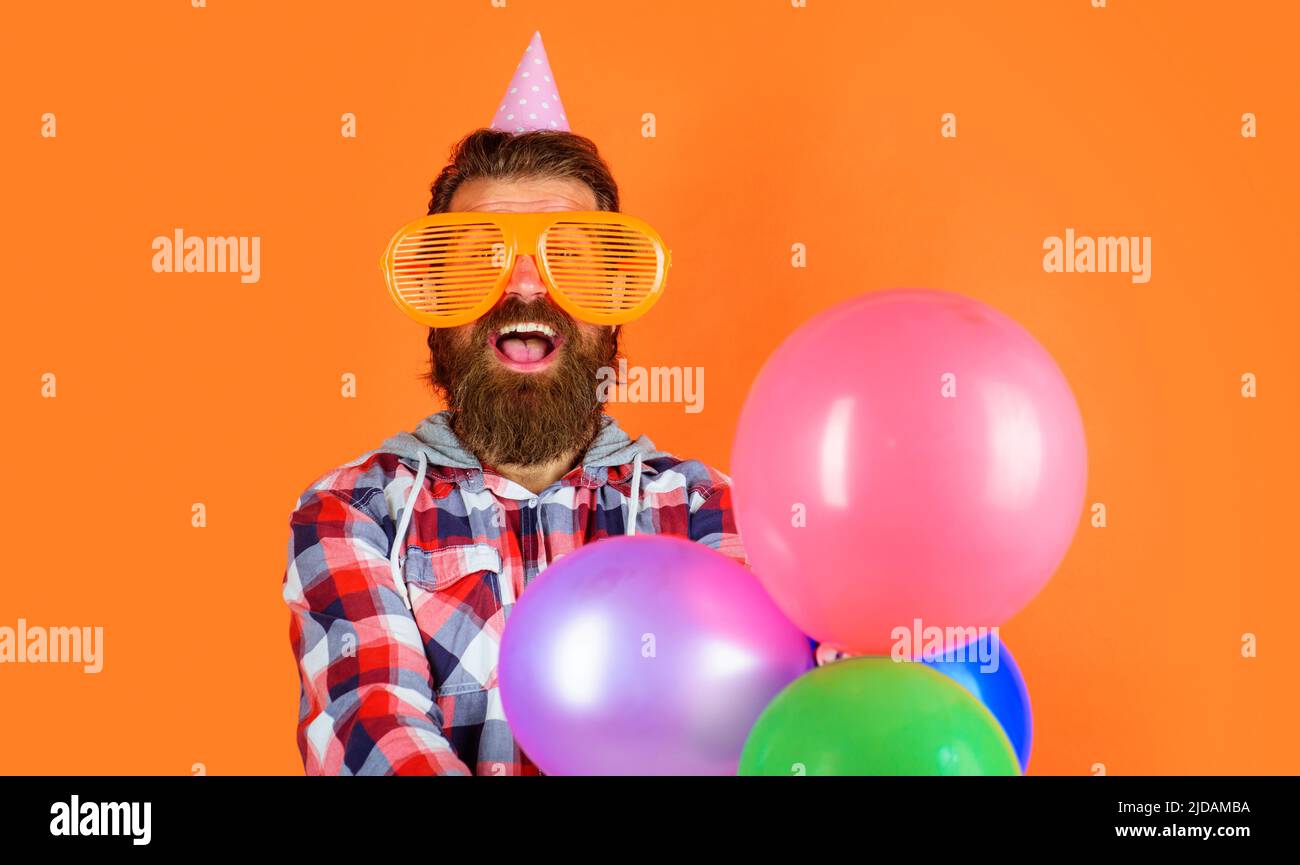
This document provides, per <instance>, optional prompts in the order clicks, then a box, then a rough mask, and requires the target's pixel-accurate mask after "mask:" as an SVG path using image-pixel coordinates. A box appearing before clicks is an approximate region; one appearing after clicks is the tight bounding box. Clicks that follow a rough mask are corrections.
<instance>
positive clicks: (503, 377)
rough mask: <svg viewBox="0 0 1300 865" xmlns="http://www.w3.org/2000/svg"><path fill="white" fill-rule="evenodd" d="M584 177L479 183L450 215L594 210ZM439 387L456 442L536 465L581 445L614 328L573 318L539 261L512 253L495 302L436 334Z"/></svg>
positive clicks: (484, 455)
mask: <svg viewBox="0 0 1300 865" xmlns="http://www.w3.org/2000/svg"><path fill="white" fill-rule="evenodd" d="M596 209H597V207H596V200H595V194H594V193H593V192H592V191H591V189H590V188H589V187H588V186H587V185H586V184H584V183H581V182H579V181H575V180H568V179H559V178H550V179H540V178H539V179H528V180H518V181H501V180H488V179H476V180H471V181H467V182H466V183H464V184H462V185H461V186H460V187H459V188H458V189H457V190H456V193H455V194H454V195H453V196H452V199H451V210H453V211H488V212H496V213H511V212H514V213H537V212H550V211H565V210H596ZM430 345H431V347H432V349H433V355H434V364H433V375H434V382H435V384H436V385H437V386H438V387H439V388H440V389H441V390H442V391H443V393H444V395H445V396H446V398H447V402H448V407H449V408H450V409H451V410H452V411H453V412H454V415H453V418H452V426H453V429H454V430H455V431H456V434H457V436H459V437H460V439H461V441H462V442H463V443H464V444H465V445H466V446H467V447H469V448H470V449H471V450H472V451H474V453H475V454H477V455H478V456H479V458H480V459H483V460H485V461H487V462H490V463H493V464H497V465H502V464H517V465H533V464H536V463H540V462H548V461H551V460H555V459H558V458H560V457H562V456H565V455H568V454H572V453H573V452H575V451H578V450H581V449H582V448H583V447H585V446H586V445H587V444H588V443H589V442H590V440H591V437H592V436H593V435H594V434H595V432H596V429H597V426H596V424H597V422H598V420H599V417H600V414H601V411H602V409H603V406H602V405H601V404H600V401H599V400H598V398H597V395H596V394H597V391H596V383H597V371H598V370H599V369H600V368H601V367H602V366H608V365H611V364H613V362H614V356H615V354H616V353H617V349H618V339H617V332H616V330H615V329H614V328H610V327H606V326H602V325H595V324H589V323H587V322H583V321H578V320H577V319H575V318H573V317H572V316H570V315H569V314H568V313H566V312H565V311H564V310H562V309H560V308H559V307H558V306H556V305H555V304H554V303H553V302H552V301H551V299H550V296H549V295H548V294H547V292H546V286H545V285H544V284H543V282H542V279H541V276H540V274H539V273H538V271H537V262H536V261H534V260H533V257H532V256H531V255H520V256H517V257H516V259H515V263H514V270H513V271H512V272H511V274H510V280H509V282H508V283H507V285H506V290H505V293H504V295H503V296H502V298H501V300H500V301H499V302H498V303H497V305H496V306H495V307H494V308H493V309H491V310H489V311H488V312H487V313H486V314H485V315H483V316H482V317H481V318H479V319H478V320H477V321H473V322H470V323H469V324H464V325H461V326H459V327H453V328H440V329H437V330H435V331H434V332H433V334H432V336H431V339H430Z"/></svg>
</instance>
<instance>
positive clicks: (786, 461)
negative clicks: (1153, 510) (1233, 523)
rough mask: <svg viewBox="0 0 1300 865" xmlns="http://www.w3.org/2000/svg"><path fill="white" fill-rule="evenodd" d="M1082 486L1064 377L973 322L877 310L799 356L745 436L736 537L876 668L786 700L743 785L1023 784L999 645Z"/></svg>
mask: <svg viewBox="0 0 1300 865" xmlns="http://www.w3.org/2000/svg"><path fill="white" fill-rule="evenodd" d="M1086 473H1087V457H1086V451H1085V444H1084V436H1083V422H1082V419H1081V418H1080V415H1079V409H1078V406H1077V405H1076V404H1075V401H1074V397H1073V395H1072V394H1071V392H1070V387H1069V385H1068V384H1067V383H1066V381H1065V377H1064V376H1063V375H1062V374H1061V371H1060V369H1059V368H1058V367H1057V366H1056V363H1055V362H1054V361H1053V360H1052V358H1051V356H1050V355H1049V354H1048V353H1047V351H1046V350H1045V349H1043V347H1042V346H1041V345H1039V344H1038V342H1036V341H1035V340H1034V338H1033V337H1032V336H1030V335H1029V333H1028V332H1026V331H1025V330H1024V329H1023V328H1022V327H1020V325H1018V324H1017V323H1016V322H1014V321H1012V320H1011V319H1010V318H1008V317H1007V316H1005V315H1003V314H1001V313H999V312H997V311H996V310H993V309H991V308H989V307H988V306H985V305H984V304H981V303H979V302H978V301H975V300H972V299H970V298H967V297H964V296H961V295H957V294H951V293H948V292H939V291H926V290H898V291H886V292H878V293H873V294H867V295H863V296H861V297H857V298H853V299H851V300H849V301H846V302H844V303H842V304H840V305H838V306H836V307H834V308H832V309H830V310H828V311H827V312H825V313H823V314H821V315H819V316H817V317H816V318H814V319H813V320H812V321H810V322H808V323H807V324H805V325H804V326H803V327H801V328H799V329H798V330H797V331H796V332H795V333H794V334H792V335H791V336H790V337H789V338H788V339H787V340H786V341H785V342H784V343H783V344H782V345H781V346H780V347H779V348H778V349H777V351H776V353H775V354H773V356H772V357H771V358H770V359H769V360H768V362H767V363H766V365H765V366H764V367H763V370H762V371H761V372H760V374H759V377H758V380H757V381H756V382H755V385H754V388H753V390H752V391H751V393H750V396H749V399H748V400H747V401H746V403H745V408H744V410H743V412H742V414H741V419H740V424H739V427H738V431H737V435H736V442H735V447H734V450H733V453H732V476H733V480H734V484H735V495H736V519H737V522H738V524H739V527H740V531H741V537H742V539H743V540H744V542H745V548H746V551H747V553H748V555H749V558H750V562H751V564H752V566H753V568H754V572H755V574H756V575H757V576H758V578H759V580H760V581H761V582H762V583H763V585H764V587H765V588H766V589H767V590H768V592H769V593H770V594H771V596H772V597H773V599H774V600H775V601H776V602H777V605H778V606H779V607H780V608H781V609H782V610H783V611H784V612H785V613H786V614H787V615H788V616H789V617H790V619H791V620H792V621H793V622H794V623H795V624H796V625H798V626H799V627H800V628H802V629H803V630H804V631H805V632H806V633H807V634H809V635H810V636H811V637H813V638H814V639H815V640H817V641H819V642H821V643H823V644H826V645H827V646H828V647H833V649H834V650H835V653H836V654H839V653H848V654H850V655H853V654H856V655H865V656H869V657H862V658H851V659H849V660H841V661H835V662H833V663H831V664H829V665H827V666H823V667H819V668H817V669H816V670H814V671H812V672H810V673H808V674H807V675H805V676H803V677H801V678H800V679H799V680H798V681H796V682H794V683H793V684H792V685H791V686H790V687H789V688H787V689H786V690H785V691H783V692H782V693H781V694H780V695H779V696H778V697H777V699H776V700H775V701H773V703H772V704H771V706H769V707H768V709H767V710H766V711H765V712H764V713H763V715H762V716H761V717H760V719H759V720H758V722H757V723H756V725H755V727H754V730H753V732H752V734H751V736H750V737H749V741H748V742H747V744H746V747H745V750H744V756H743V759H742V761H741V766H740V771H741V773H742V774H789V773H791V772H795V773H808V774H945V775H946V774H1013V773H1017V772H1020V771H1023V769H1024V767H1025V765H1026V764H1027V763H1028V759H1029V744H1030V731H1031V721H1030V714H1029V698H1028V693H1027V692H1026V690H1025V686H1024V681H1023V679H1022V678H1021V677H1020V672H1019V669H1018V667H1017V665H1016V664H1015V662H1014V661H1013V660H1012V659H1011V656H1010V653H1009V652H1008V651H1007V650H1006V647H1005V646H1003V645H1002V644H1001V641H1000V640H998V639H997V636H996V633H997V631H996V628H997V627H998V626H1000V625H1001V624H1002V623H1003V622H1004V621H1005V620H1006V619H1007V618H1009V617H1010V616H1012V615H1014V614H1015V613H1016V612H1017V611H1018V610H1020V609H1021V608H1022V607H1023V606H1024V605H1025V604H1026V603H1028V602H1029V600H1030V599H1031V598H1033V596H1034V595H1035V594H1036V593H1037V592H1038V591H1039V589H1041V588H1042V586H1043V585H1044V584H1045V583H1046V582H1047V580H1048V579H1049V578H1050V577H1051V575H1052V573H1053V572H1054V571H1055V570H1056V567H1057V565H1059V564H1060V562H1061V559H1062V558H1063V557H1064V555H1065V552H1066V550H1067V548H1068V547H1069V544H1070V540H1071V538H1072V537H1073V536H1074V531H1075V528H1076V526H1077V524H1078V521H1079V516H1080V512H1081V510H1082V507H1083V495H1084V483H1085V479H1086ZM918 633H924V634H935V635H937V637H936V638H935V640H934V643H935V645H934V646H931V645H929V642H930V638H928V637H927V638H926V639H925V640H924V642H925V643H926V645H924V646H918V645H916V643H918V642H922V641H921V640H919V639H917V638H916V637H915V636H914V635H915V634H918ZM900 649H902V650H901V651H900ZM886 656H888V657H886ZM927 659H930V660H931V662H930V663H899V661H923V660H927ZM981 700H982V701H983V702H981ZM999 722H1000V723H999Z"/></svg>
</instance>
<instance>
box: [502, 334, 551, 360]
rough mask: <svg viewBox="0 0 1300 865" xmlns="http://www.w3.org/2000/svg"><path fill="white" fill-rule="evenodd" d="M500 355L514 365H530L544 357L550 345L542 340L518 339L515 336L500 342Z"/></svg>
mask: <svg viewBox="0 0 1300 865" xmlns="http://www.w3.org/2000/svg"><path fill="white" fill-rule="evenodd" d="M499 348H500V349H501V353H502V354H504V355H505V356H506V357H508V358H510V359H511V360H513V361H514V362H515V363H532V362H533V361H535V360H541V359H542V358H544V357H546V354H547V352H549V351H550V349H551V344H550V343H549V342H547V341H546V340H544V339H520V338H519V337H517V336H511V337H507V338H505V339H503V340H501V345H500V346H499Z"/></svg>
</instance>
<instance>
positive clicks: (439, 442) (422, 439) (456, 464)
mask: <svg viewBox="0 0 1300 865" xmlns="http://www.w3.org/2000/svg"><path fill="white" fill-rule="evenodd" d="M601 422H602V426H601V429H600V432H599V433H597V434H596V438H595V440H594V441H592V443H591V446H590V447H588V448H587V452H586V454H584V455H583V457H582V465H583V467H584V468H596V467H599V466H622V465H627V464H629V463H632V462H634V461H636V458H637V456H638V455H639V456H640V457H641V459H643V460H648V459H654V458H655V457H661V456H667V454H665V453H664V452H663V451H660V450H658V449H656V448H655V446H654V442H652V441H650V439H648V438H646V437H645V436H640V437H639V438H637V439H636V440H635V441H633V440H632V438H630V437H629V436H628V434H627V433H625V432H623V428H622V427H620V426H619V425H618V422H617V421H615V420H614V419H613V418H612V417H610V416H609V415H603V416H602V418H601ZM379 451H380V452H382V453H390V454H396V455H397V456H399V457H402V458H404V459H409V460H412V461H418V460H419V458H420V454H424V457H425V460H426V461H427V462H428V463H430V464H432V465H436V466H448V467H450V468H457V469H482V468H483V466H482V464H481V463H479V461H478V457H476V456H474V454H473V453H471V452H470V451H469V450H467V449H466V448H465V446H464V445H462V444H461V443H460V439H458V438H456V434H455V433H454V432H452V431H451V412H448V411H440V412H436V413H434V414H431V415H429V416H428V417H427V418H425V419H424V420H422V421H420V423H419V425H418V426H417V427H416V428H415V431H414V432H400V433H398V434H397V435H394V436H390V437H389V438H387V439H385V440H384V443H383V444H382V445H381V446H380V447H379Z"/></svg>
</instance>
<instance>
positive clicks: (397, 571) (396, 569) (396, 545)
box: [388, 451, 429, 610]
mask: <svg viewBox="0 0 1300 865" xmlns="http://www.w3.org/2000/svg"><path fill="white" fill-rule="evenodd" d="M419 456H420V470H419V471H418V472H416V473H415V483H413V484H412V485H411V494H410V495H409V496H407V497H406V507H404V508H402V518H401V520H399V521H398V523H397V534H396V535H394V536H393V549H392V552H391V553H389V555H388V566H389V567H390V568H391V569H392V572H393V585H394V586H396V587H397V594H399V595H401V596H402V603H404V604H406V609H408V610H410V609H413V608H412V607H411V595H410V593H409V592H407V590H406V580H405V579H404V578H403V577H402V567H401V564H400V563H399V562H398V557H397V553H398V550H399V549H400V548H401V546H402V541H403V540H404V539H405V538H406V530H407V529H408V528H410V525H411V513H412V509H413V508H414V506H415V497H416V496H418V495H419V494H420V487H422V486H424V473H425V471H426V470H427V469H428V468H429V460H428V457H426V456H425V455H424V451H420V454H419Z"/></svg>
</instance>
